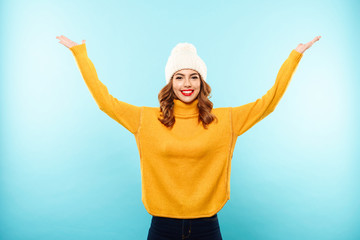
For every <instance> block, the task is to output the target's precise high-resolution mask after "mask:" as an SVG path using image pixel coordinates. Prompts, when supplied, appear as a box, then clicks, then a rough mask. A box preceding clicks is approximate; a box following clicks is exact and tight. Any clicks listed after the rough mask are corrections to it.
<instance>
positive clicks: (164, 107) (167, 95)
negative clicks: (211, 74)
mask: <svg viewBox="0 0 360 240" xmlns="http://www.w3.org/2000/svg"><path fill="white" fill-rule="evenodd" d="M199 76H200V82H201V86H200V92H199V94H198V96H197V98H198V100H199V101H198V108H199V118H198V122H199V123H200V122H202V125H203V127H204V128H205V129H207V128H208V126H207V125H208V124H210V123H212V122H213V121H214V120H216V121H218V119H217V117H216V116H215V115H214V114H213V113H211V110H212V108H213V103H212V102H211V101H210V100H209V98H211V95H210V93H211V87H210V85H209V84H207V83H206V82H205V81H204V80H203V79H202V77H201V75H200V74H199ZM172 81H173V77H172V78H171V80H170V81H169V83H168V84H166V86H165V87H163V88H162V89H161V90H160V92H159V94H158V99H159V102H160V111H161V117H162V118H158V120H159V121H160V122H161V123H162V124H164V125H165V126H166V127H168V128H170V129H172V127H173V126H174V124H175V116H174V109H173V106H174V99H179V98H178V97H177V96H176V95H175V93H174V90H173V87H172Z"/></svg>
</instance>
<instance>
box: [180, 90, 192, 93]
mask: <svg viewBox="0 0 360 240" xmlns="http://www.w3.org/2000/svg"><path fill="white" fill-rule="evenodd" d="M182 92H183V93H191V92H192V90H190V91H182Z"/></svg>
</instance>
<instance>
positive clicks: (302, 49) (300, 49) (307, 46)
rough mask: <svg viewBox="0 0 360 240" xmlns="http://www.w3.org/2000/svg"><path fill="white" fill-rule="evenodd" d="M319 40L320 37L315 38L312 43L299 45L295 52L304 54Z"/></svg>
mask: <svg viewBox="0 0 360 240" xmlns="http://www.w3.org/2000/svg"><path fill="white" fill-rule="evenodd" d="M320 38H321V36H317V37H315V38H314V39H313V40H312V41H310V42H308V43H306V44H302V43H300V44H299V45H298V46H297V47H296V48H295V50H296V51H298V52H299V53H304V52H305V51H306V50H307V49H308V48H310V47H311V46H312V45H313V44H314V43H315V42H316V41H319V39H320Z"/></svg>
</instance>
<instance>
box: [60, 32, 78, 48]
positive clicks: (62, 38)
mask: <svg viewBox="0 0 360 240" xmlns="http://www.w3.org/2000/svg"><path fill="white" fill-rule="evenodd" d="M56 38H57V39H59V40H60V42H59V43H61V44H63V45H64V46H65V47H67V48H72V47H74V46H76V45H79V44H77V43H76V42H73V41H71V40H70V39H68V38H67V37H65V36H64V35H61V36H60V37H58V36H56ZM83 43H85V40H82V41H81V44H83Z"/></svg>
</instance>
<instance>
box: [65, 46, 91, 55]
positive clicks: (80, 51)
mask: <svg viewBox="0 0 360 240" xmlns="http://www.w3.org/2000/svg"><path fill="white" fill-rule="evenodd" d="M69 49H70V51H71V52H72V53H73V55H74V56H75V57H76V56H80V55H87V51H86V45H85V43H82V44H78V45H76V46H73V47H71V48H69Z"/></svg>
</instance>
